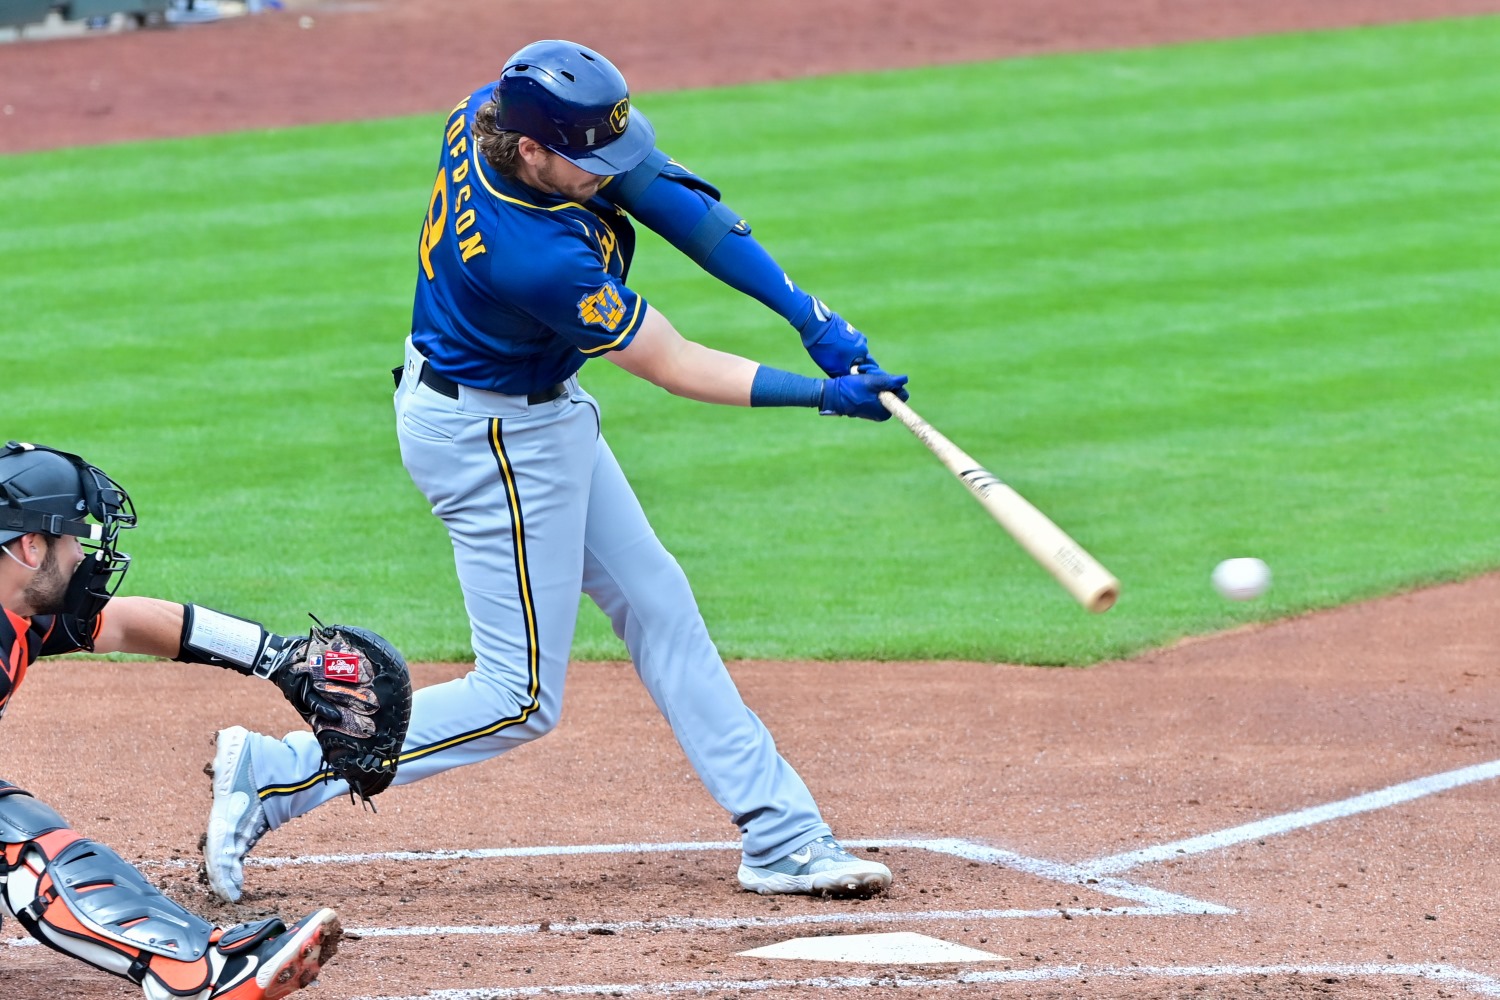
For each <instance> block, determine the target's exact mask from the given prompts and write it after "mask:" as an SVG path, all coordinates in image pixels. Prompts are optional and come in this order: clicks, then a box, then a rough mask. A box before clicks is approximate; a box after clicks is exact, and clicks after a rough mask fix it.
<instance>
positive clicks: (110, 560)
mask: <svg viewBox="0 0 1500 1000" xmlns="http://www.w3.org/2000/svg"><path fill="white" fill-rule="evenodd" d="M90 517H92V518H93V520H92V521H90V520H89V519H90ZM134 524H135V509H134V507H133V506H132V505H131V502H130V496H129V494H127V493H126V492H125V491H124V490H123V489H121V488H120V486H119V485H118V484H117V483H115V482H114V480H112V479H110V478H109V477H108V476H106V475H105V474H104V473H103V472H101V471H99V469H98V468H96V467H95V466H92V465H90V464H88V463H87V462H85V461H83V460H82V459H81V458H79V457H78V456H77V455H73V454H70V453H68V452H60V451H54V450H52V449H50V448H44V447H41V446H38V445H30V444H19V443H17V442H15V441H12V442H10V443H9V444H7V445H6V446H5V447H4V448H3V449H0V612H3V613H0V715H3V714H4V713H5V709H6V707H7V706H8V705H9V704H10V699H11V698H12V697H13V696H14V694H15V692H16V689H17V688H18V687H19V686H20V684H21V682H22V681H23V680H25V678H26V672H27V670H28V668H30V666H31V665H32V663H34V662H35V661H36V659H37V657H39V656H52V655H55V654H58V653H71V652H75V651H77V650H94V651H96V652H100V653H107V652H114V651H120V652H126V653H146V654H149V655H152V656H161V657H173V658H177V659H182V660H187V661H191V662H198V663H214V664H216V665H219V666H230V667H233V668H235V669H239V670H241V672H243V673H247V674H248V673H251V672H252V669H251V668H252V667H253V666H254V662H252V661H250V660H249V659H248V658H247V659H244V660H241V659H236V658H234V656H233V654H232V651H230V650H229V649H228V648H227V647H226V646H224V645H223V644H222V643H221V642H220V641H219V638H221V637H222V636H223V635H224V634H226V631H227V632H237V633H240V634H243V635H249V633H250V629H251V627H253V629H254V631H255V634H256V638H257V640H258V641H257V644H256V646H255V647H254V648H253V649H252V650H250V653H251V654H252V655H253V656H254V657H255V658H256V660H255V662H258V661H259V657H260V655H261V654H262V653H264V652H266V651H267V650H268V649H269V650H270V651H271V653H272V656H273V657H274V651H275V649H277V648H279V645H280V641H281V640H282V639H283V637H281V636H275V635H273V634H271V633H267V632H266V631H265V630H264V629H263V628H261V627H260V626H259V625H258V624H255V623H252V622H247V621H245V620H244V619H239V618H231V617H230V616H228V615H220V614H219V613H218V612H215V611H211V610H209V609H207V608H199V607H196V606H194V605H187V606H184V605H181V604H174V603H172V602H170V601H158V600H154V599H152V598H147V597H122V598H119V599H117V600H115V601H113V603H110V599H111V595H112V594H113V593H114V591H115V589H116V588H118V586H119V584H120V580H121V579H122V578H123V577H124V575H125V570H126V569H127V568H128V567H129V561H130V557H129V556H127V555H125V554H124V553H122V552H119V551H118V550H116V548H115V544H116V541H117V539H118V535H119V532H120V531H121V530H122V529H125V528H130V527H133V526H134ZM80 539H88V540H89V543H90V545H91V547H92V551H91V552H90V553H89V554H88V555H87V556H86V555H85V554H84V548H83V544H82V543H81V542H80ZM106 604H109V608H108V610H107V611H106V610H105V605H106ZM220 654H230V655H229V656H228V658H225V657H221V656H220ZM0 903H3V904H4V907H5V909H6V910H8V911H9V912H10V913H11V914H13V915H14V916H15V918H16V919H17V920H18V921H20V923H21V925H22V926H23V927H25V928H26V930H27V931H28V932H29V933H30V934H31V936H32V937H34V938H36V939H37V940H38V941H40V942H41V943H42V944H44V945H46V946H48V947H49V948H52V949H55V950H56V951H60V952H62V953H63V954H64V955H70V956H72V957H74V958H77V959H81V960H82V961H84V962H87V963H88V964H89V965H92V966H95V967H96V968H99V969H103V970H104V971H106V972H112V973H114V974H115V975H117V976H123V977H125V978H126V979H129V980H130V981H131V982H134V983H137V984H139V985H140V987H141V989H142V990H143V991H144V993H145V996H146V997H147V1000H276V998H278V997H283V996H286V995H287V994H288V993H291V992H293V991H294V990H297V989H300V988H301V987H303V986H306V985H308V984H309V983H311V982H312V981H313V979H314V978H316V977H317V974H318V970H319V968H320V967H321V965H322V963H323V962H325V961H327V960H328V959H329V958H331V957H332V956H333V954H334V951H335V950H336V948H337V945H338V941H339V937H340V934H341V930H340V928H339V922H338V917H337V915H336V914H335V913H334V912H333V911H332V910H329V909H321V910H317V911H315V912H314V913H312V914H310V915H309V916H307V917H304V918H303V919H302V920H300V921H298V922H297V923H295V924H293V925H292V926H291V927H287V926H286V925H285V924H283V923H282V922H281V921H280V920H277V919H275V918H271V919H268V920H258V921H256V922H254V923H250V924H240V925H239V926H236V927H230V928H219V927H215V926H214V925H213V924H211V923H209V922H208V921H207V920H204V919H203V918H201V917H199V916H197V915H195V914H192V913H189V912H188V911H187V910H185V909H183V908H182V907H181V906H178V905H177V904H176V903H174V902H173V901H172V900H170V899H168V898H167V897H166V896H164V895H162V894H161V892H160V891H158V890H157V889H156V888H154V887H153V886H151V885H150V883H148V882H147V881H146V880H145V878H144V877H142V875H141V873H140V872H139V871H137V870H136V868H135V867H134V866H133V865H131V864H129V863H127V862H126V861H125V860H124V859H123V858H121V857H120V856H119V855H118V854H116V853H115V852H114V851H113V850H111V849H110V848H108V847H106V846H105V845H103V844H101V843H99V842H98V841H96V840H91V839H89V838H88V837H85V836H84V835H83V834H81V833H78V832H76V831H74V830H73V829H72V828H71V827H69V826H68V823H67V821H66V820H65V819H63V818H62V816H60V815H59V814H58V813H57V812H56V811H55V810H54V809H53V808H52V807H51V806H49V805H47V804H46V803H44V802H42V801H41V800H40V799H38V798H36V797H35V796H33V795H32V794H31V793H30V792H27V791H25V790H23V789H21V788H18V787H16V786H15V785H13V784H11V783H10V782H8V781H0Z"/></svg>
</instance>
